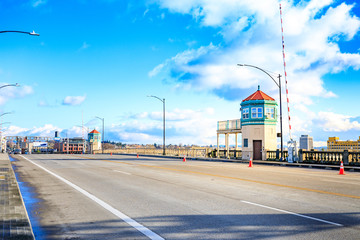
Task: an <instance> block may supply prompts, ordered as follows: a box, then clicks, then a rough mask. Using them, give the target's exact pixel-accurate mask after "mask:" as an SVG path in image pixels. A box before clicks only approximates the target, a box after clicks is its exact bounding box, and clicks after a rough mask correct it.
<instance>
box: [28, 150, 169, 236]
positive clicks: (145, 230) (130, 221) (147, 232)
mask: <svg viewBox="0 0 360 240" xmlns="http://www.w3.org/2000/svg"><path fill="white" fill-rule="evenodd" d="M22 157H23V158H24V159H26V160H28V161H29V162H31V163H32V164H34V165H36V166H38V167H39V168H41V169H43V170H44V171H46V172H48V173H49V174H51V175H53V176H54V177H56V178H58V179H59V180H61V181H63V182H64V183H66V184H67V185H69V186H71V187H72V188H74V189H76V190H77V191H79V192H81V193H82V194H84V195H85V196H86V197H88V198H90V199H91V200H93V201H94V202H96V203H97V204H99V205H100V206H102V207H103V208H105V209H106V210H108V211H109V212H111V213H113V214H114V215H115V216H117V217H119V218H121V219H122V220H123V221H124V222H126V223H127V224H129V225H130V226H132V227H134V228H135V229H136V230H138V231H139V232H141V233H143V234H144V235H145V236H147V237H148V238H150V239H155V240H164V238H162V237H160V236H159V235H157V234H156V233H154V232H153V231H151V230H150V229H148V228H146V227H144V226H143V225H141V224H140V223H138V222H136V221H135V220H133V219H131V218H130V217H128V216H127V215H125V214H123V213H122V212H120V211H119V210H117V209H115V208H113V207H112V206H110V205H109V204H107V203H106V202H104V201H102V200H100V199H99V198H97V197H95V196H94V195H92V194H90V193H88V192H87V191H85V190H84V189H82V188H80V187H79V186H77V185H75V184H73V183H72V182H70V181H68V180H66V179H65V178H63V177H60V176H59V175H57V174H55V173H53V172H51V171H49V170H47V169H46V168H44V167H43V166H40V165H39V164H37V163H35V162H33V161H31V160H30V159H28V158H26V157H24V156H22Z"/></svg>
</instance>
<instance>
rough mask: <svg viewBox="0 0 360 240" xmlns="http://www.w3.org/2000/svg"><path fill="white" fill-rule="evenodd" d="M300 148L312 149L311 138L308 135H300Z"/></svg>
mask: <svg viewBox="0 0 360 240" xmlns="http://www.w3.org/2000/svg"><path fill="white" fill-rule="evenodd" d="M300 149H303V150H310V149H314V143H313V138H312V137H310V136H309V135H301V137H300Z"/></svg>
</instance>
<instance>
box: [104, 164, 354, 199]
mask: <svg viewBox="0 0 360 240" xmlns="http://www.w3.org/2000/svg"><path fill="white" fill-rule="evenodd" d="M103 161H105V162H116V163H122V164H127V165H136V166H142V167H150V168H158V169H164V170H170V171H176V172H185V173H193V174H198V175H204V176H211V177H218V178H225V179H232V180H239V181H244V182H252V183H258V184H265V185H270V186H276V187H284V188H291V189H296V190H302V191H308V192H316V193H322V194H328V195H335V196H341V197H347V198H355V199H360V196H354V195H348V194H342V193H335V192H328V191H322V190H317V189H311V188H304V187H296V186H291V185H285V184H278V183H271V182H263V181H258V180H251V179H245V178H238V177H229V176H223V175H217V174H211V173H203V172H196V171H190V170H182V169H175V168H168V167H160V166H152V165H147V164H135V163H128V162H121V161H110V160H103Z"/></svg>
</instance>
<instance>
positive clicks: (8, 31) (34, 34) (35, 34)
mask: <svg viewBox="0 0 360 240" xmlns="http://www.w3.org/2000/svg"><path fill="white" fill-rule="evenodd" d="M0 33H24V34H29V35H32V36H40V34H38V33H36V32H35V31H32V32H24V31H12V30H7V31H0Z"/></svg>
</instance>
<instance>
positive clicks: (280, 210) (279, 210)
mask: <svg viewBox="0 0 360 240" xmlns="http://www.w3.org/2000/svg"><path fill="white" fill-rule="evenodd" d="M241 202H243V203H247V204H251V205H254V206H258V207H262V208H267V209H271V210H274V211H278V212H283V213H287V214H291V215H295V216H298V217H302V218H307V219H311V220H314V221H318V222H323V223H327V224H331V225H335V226H338V227H343V226H344V225H342V224H339V223H334V222H330V221H326V220H323V219H320V218H314V217H310V216H306V215H302V214H298V213H294V212H289V211H286V210H282V209H278V208H273V207H269V206H265V205H261V204H258V203H253V202H248V201H243V200H242V201H241Z"/></svg>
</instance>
